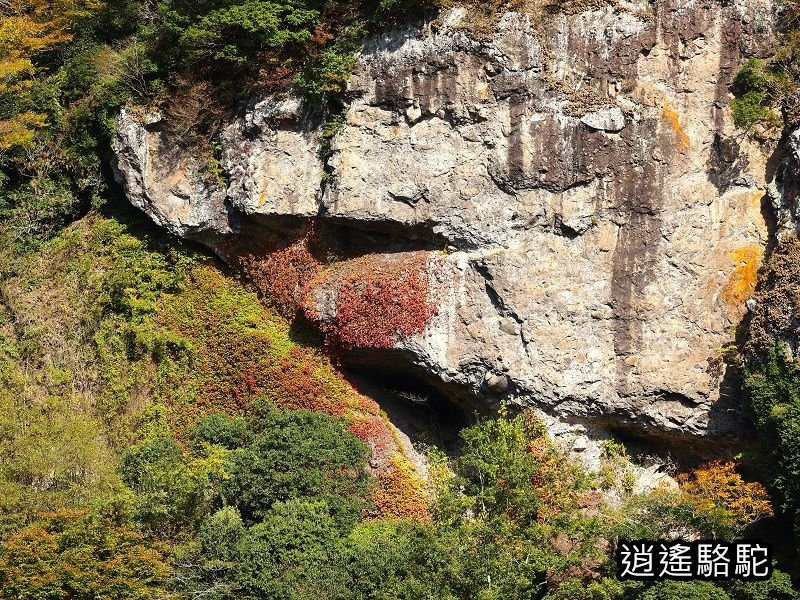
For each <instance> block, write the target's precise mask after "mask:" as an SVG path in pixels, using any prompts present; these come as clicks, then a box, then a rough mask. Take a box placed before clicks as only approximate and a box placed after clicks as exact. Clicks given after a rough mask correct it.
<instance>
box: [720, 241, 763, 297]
mask: <svg viewBox="0 0 800 600" xmlns="http://www.w3.org/2000/svg"><path fill="white" fill-rule="evenodd" d="M761 254H762V250H761V247H760V246H744V247H742V248H737V249H735V250H732V251H731V253H730V258H731V260H732V261H733V263H734V264H735V265H736V268H735V269H734V271H733V273H731V275H730V276H729V277H728V281H727V283H726V284H725V287H724V288H723V289H722V299H723V301H725V303H726V304H728V305H729V306H731V307H735V308H738V307H740V306H742V305H743V304H744V303H745V302H746V301H747V299H748V298H750V296H752V295H753V292H754V291H755V289H756V281H757V279H758V268H759V266H760V264H761Z"/></svg>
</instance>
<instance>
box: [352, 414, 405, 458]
mask: <svg viewBox="0 0 800 600" xmlns="http://www.w3.org/2000/svg"><path fill="white" fill-rule="evenodd" d="M348 429H349V430H350V431H351V432H352V433H353V434H355V435H356V436H357V437H359V438H360V439H361V440H362V441H363V442H364V443H366V444H367V445H369V446H370V447H371V448H372V455H373V461H374V462H375V463H376V465H378V468H380V465H383V464H385V463H386V462H388V460H389V459H390V456H389V454H390V452H391V451H393V450H394V448H395V444H396V443H395V440H394V436H392V432H391V431H390V430H389V426H388V425H387V424H386V421H385V420H384V419H383V418H381V417H380V416H379V415H375V414H372V415H369V414H368V415H364V416H363V417H359V418H357V419H356V420H355V421H353V422H352V423H351V424H350V426H349V427H348Z"/></svg>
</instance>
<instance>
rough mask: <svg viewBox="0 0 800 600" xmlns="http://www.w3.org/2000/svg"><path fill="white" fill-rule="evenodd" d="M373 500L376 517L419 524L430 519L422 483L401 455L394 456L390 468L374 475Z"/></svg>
mask: <svg viewBox="0 0 800 600" xmlns="http://www.w3.org/2000/svg"><path fill="white" fill-rule="evenodd" d="M374 500H375V511H376V513H377V514H376V515H374V516H375V517H376V518H384V519H392V518H393V519H414V520H417V521H423V522H428V521H430V519H431V515H430V511H429V510H428V503H427V501H426V496H425V490H424V484H423V482H422V480H421V479H420V478H419V477H417V476H416V474H415V473H414V467H413V466H412V465H411V463H410V462H409V460H408V459H407V458H405V457H404V456H401V455H395V456H394V457H393V458H392V466H391V468H389V469H388V470H386V471H384V472H383V473H381V474H379V475H378V490H377V491H376V492H375V496H374Z"/></svg>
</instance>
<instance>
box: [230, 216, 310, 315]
mask: <svg viewBox="0 0 800 600" xmlns="http://www.w3.org/2000/svg"><path fill="white" fill-rule="evenodd" d="M312 237H313V230H309V232H308V233H307V234H306V235H305V236H303V237H301V238H299V239H297V240H295V241H294V242H292V243H291V244H288V245H286V246H283V247H281V248H278V249H276V250H273V251H272V252H269V253H264V254H247V255H245V256H242V257H240V258H239V263H240V264H241V266H242V269H243V270H244V272H245V274H246V275H247V277H248V278H249V279H250V280H251V281H252V282H253V284H254V285H255V286H256V288H257V289H258V291H259V292H260V293H261V294H262V297H263V298H264V300H266V301H267V302H268V303H269V304H270V305H272V306H273V307H274V308H275V309H276V310H277V311H278V312H279V313H280V314H281V315H283V316H284V317H286V318H291V317H293V316H294V315H295V313H296V312H297V310H298V308H299V307H300V304H301V302H302V300H303V298H304V296H305V291H306V285H307V284H308V282H309V281H310V280H311V279H312V278H313V277H314V275H316V274H317V273H318V272H319V270H320V263H319V261H318V260H317V259H316V257H315V256H314V254H313V253H312V251H311V248H310V240H311V238H312Z"/></svg>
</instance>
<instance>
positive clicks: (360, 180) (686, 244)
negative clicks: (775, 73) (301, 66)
mask: <svg viewBox="0 0 800 600" xmlns="http://www.w3.org/2000/svg"><path fill="white" fill-rule="evenodd" d="M772 12H773V6H772V4H771V2H770V1H769V0H736V1H734V2H730V3H726V4H725V5H722V4H720V3H718V2H713V1H710V0H694V1H687V0H661V1H659V2H656V3H655V4H649V3H646V2H642V3H637V2H631V3H629V2H621V1H620V3H619V4H618V5H615V6H608V7H605V8H603V9H599V10H593V11H589V12H584V13H581V14H574V15H548V16H547V17H546V18H543V19H541V21H542V22H541V23H534V22H532V19H531V17H529V16H527V15H523V14H517V13H509V14H506V15H504V16H503V17H502V18H501V19H500V21H499V23H498V24H497V26H496V27H495V30H494V33H493V36H492V38H491V39H490V40H489V41H477V40H476V39H473V38H472V37H470V35H468V34H467V33H466V32H465V31H464V30H463V25H464V23H465V19H468V16H466V14H465V11H463V10H458V9H457V10H453V11H450V12H449V13H446V14H444V15H442V17H441V18H440V19H439V20H438V21H437V22H435V23H433V24H431V25H428V26H426V27H423V28H420V29H415V28H411V29H408V30H405V31H399V32H393V33H391V34H387V35H385V36H383V37H381V38H380V39H377V40H373V41H372V42H370V43H368V44H367V45H366V46H365V48H364V49H363V52H362V54H361V56H360V59H359V64H358V68H357V70H356V72H355V74H354V75H353V77H352V79H351V80H350V83H349V86H348V87H349V89H348V94H349V96H350V98H351V100H352V102H351V104H350V106H349V109H348V110H347V113H346V118H345V123H344V125H343V126H342V127H341V128H340V129H339V130H338V131H337V133H336V134H335V135H334V136H333V138H332V139H330V140H323V134H322V129H321V123H320V122H319V119H317V118H316V116H315V115H314V113H313V111H311V110H309V109H307V108H305V107H304V106H303V105H302V104H301V103H300V102H299V101H297V100H295V99H292V98H283V99H278V98H261V99H254V100H253V101H252V102H251V103H250V104H249V105H248V106H247V107H246V108H245V109H243V111H242V116H241V117H240V118H238V119H237V120H235V121H234V122H232V123H231V124H230V126H229V127H228V128H227V129H226V131H225V132H224V135H223V146H224V150H223V167H224V169H225V171H226V173H227V176H228V184H227V187H224V186H223V185H222V184H219V183H212V184H209V183H203V182H202V178H201V176H200V167H199V165H198V164H197V163H196V162H195V161H193V160H192V159H191V158H190V157H189V156H187V155H184V154H182V153H181V152H180V151H179V150H176V149H175V147H174V145H172V146H171V145H170V139H169V138H170V136H169V133H168V124H163V123H161V122H160V120H159V119H158V117H156V116H152V115H151V116H150V117H149V118H148V119H147V120H146V121H145V122H142V119H141V118H138V119H137V118H134V116H132V115H130V114H127V113H124V114H123V115H122V116H121V118H120V125H119V133H118V138H117V141H116V151H117V155H118V168H117V171H118V178H119V180H120V182H121V183H122V184H123V186H124V187H125V189H126V191H127V194H128V196H129V198H130V199H131V201H132V202H133V203H134V204H135V205H137V206H139V207H140V208H142V209H143V210H145V211H146V212H147V213H148V214H149V215H151V216H152V217H153V219H154V220H156V221H157V222H158V223H160V224H162V225H164V226H165V227H167V228H168V229H170V230H171V231H173V232H175V233H177V234H178V235H183V236H187V237H191V238H193V239H197V240H200V241H202V242H205V243H207V244H209V245H210V246H212V247H214V248H216V249H218V250H219V251H220V252H222V253H223V254H224V245H225V244H224V242H225V240H228V239H230V238H231V237H235V236H237V235H239V234H241V233H242V232H247V233H248V235H252V232H253V231H254V228H257V227H266V228H270V229H273V230H274V229H281V228H282V227H284V226H285V225H286V224H291V223H294V222H298V221H300V220H302V219H308V218H312V217H316V218H318V219H319V220H320V221H321V222H323V223H329V224H333V225H335V226H336V227H337V228H338V229H337V230H338V231H340V232H347V233H346V235H345V234H341V235H342V236H344V238H346V239H347V240H350V241H351V242H350V243H351V245H352V244H355V245H358V246H359V247H360V251H361V252H371V253H378V254H379V253H381V252H393V251H395V250H398V249H405V250H430V254H429V257H430V259H429V260H428V261H427V272H426V277H427V278H428V279H429V281H430V283H431V290H432V297H433V299H434V301H435V303H436V304H437V305H438V311H437V314H436V316H435V317H434V319H433V320H432V321H431V322H430V324H429V325H428V326H427V328H426V330H425V331H424V332H423V333H421V334H419V335H415V336H411V337H407V338H403V339H400V340H398V342H397V344H396V348H395V350H394V354H391V355H388V356H391V357H392V360H395V361H397V364H398V365H400V366H401V367H402V368H405V366H408V367H411V366H413V367H414V368H415V369H416V370H417V371H418V372H421V373H424V374H426V375H427V377H429V378H430V380H431V381H432V382H439V383H440V384H441V385H443V386H447V387H448V388H449V389H451V390H456V392H455V393H457V394H460V395H462V396H463V397H465V398H467V397H468V398H471V399H473V401H474V402H477V403H485V404H492V403H495V402H497V401H499V400H501V399H510V400H512V401H513V402H516V403H519V404H523V405H531V406H535V407H537V408H539V409H540V410H542V411H543V412H544V413H545V414H546V415H548V416H549V417H550V418H551V419H552V422H553V423H554V424H555V423H561V424H564V423H566V424H568V425H569V424H574V423H582V424H584V425H588V426H590V427H593V428H594V427H596V428H600V429H602V428H612V429H613V428H635V429H637V430H647V431H649V432H663V433H665V434H672V435H678V434H686V435H688V436H704V435H712V436H725V435H735V434H736V431H737V427H738V423H737V419H738V401H737V399H736V398H732V397H730V394H729V392H728V391H727V390H726V388H725V380H726V366H725V365H724V362H723V360H722V357H721V354H720V351H719V348H720V347H722V346H723V345H725V344H726V343H728V342H730V341H732V340H733V337H734V333H735V330H736V328H737V326H738V325H739V323H740V321H741V319H742V318H743V316H744V315H745V312H746V310H747V309H746V307H745V302H746V301H747V299H748V297H749V294H750V293H751V291H752V288H753V286H754V284H755V276H756V272H757V269H758V264H759V260H760V257H761V255H762V252H763V249H764V247H765V244H766V240H767V236H768V231H767V225H766V223H765V220H764V217H763V216H762V197H763V196H764V192H765V189H766V182H765V172H766V162H767V160H768V158H769V157H768V156H767V153H766V151H764V150H763V149H761V148H760V147H758V146H756V145H754V144H752V143H750V142H749V141H747V140H746V139H744V138H743V136H742V135H741V132H736V131H734V129H733V125H732V119H731V117H730V111H729V108H728V105H729V100H730V98H731V96H730V93H729V86H730V84H731V82H732V79H733V76H734V75H735V73H736V70H737V68H738V66H739V64H740V63H741V61H742V60H743V59H744V58H745V57H746V56H752V55H764V54H766V53H768V52H769V49H770V45H771V43H772V35H773V34H772ZM323 146H324V147H325V151H323ZM342 239H343V238H342V237H341V236H340V239H339V241H338V242H337V243H343V242H342ZM445 248H446V251H444V252H443V251H441V249H445ZM434 249H438V251H434ZM416 255H417V253H415V256H416ZM319 281H320V283H318V285H319V286H322V288H323V289H318V290H312V291H311V294H310V298H312V303H314V299H317V300H318V302H317V304H318V305H317V306H312V307H311V308H312V310H313V309H314V308H316V310H317V312H318V313H319V317H320V318H321V319H323V320H324V319H326V318H330V317H331V314H330V313H331V296H332V295H334V296H335V294H336V289H335V288H329V289H325V283H324V279H320V280H319ZM384 352H385V351H384ZM356 354H357V352H356ZM555 427H556V429H558V427H559V426H557V425H556V426H555ZM564 428H568V427H567V426H561V429H562V430H563V429H564ZM579 445H580V444H579Z"/></svg>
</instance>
